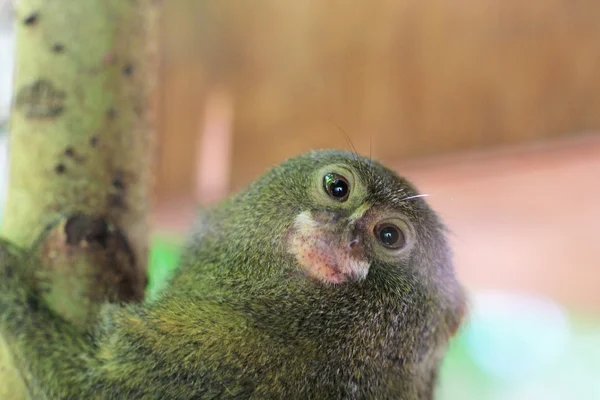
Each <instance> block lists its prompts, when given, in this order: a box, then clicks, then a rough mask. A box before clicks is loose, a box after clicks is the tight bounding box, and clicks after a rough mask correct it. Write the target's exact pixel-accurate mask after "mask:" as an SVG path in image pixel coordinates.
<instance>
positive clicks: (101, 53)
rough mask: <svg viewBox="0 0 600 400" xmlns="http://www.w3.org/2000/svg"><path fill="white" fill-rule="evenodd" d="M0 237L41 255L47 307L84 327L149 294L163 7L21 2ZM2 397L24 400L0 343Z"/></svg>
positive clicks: (125, 0)
mask: <svg viewBox="0 0 600 400" xmlns="http://www.w3.org/2000/svg"><path fill="white" fill-rule="evenodd" d="M16 7H17V9H16V15H17V23H16V29H17V32H16V33H17V57H16V77H15V85H14V88H15V94H16V96H15V102H14V106H13V111H12V115H11V128H10V129H11V132H10V151H11V161H10V180H9V190H8V198H7V202H6V209H5V217H4V220H3V226H2V232H1V234H2V236H3V237H4V238H5V239H7V240H9V241H10V242H12V243H14V244H16V245H18V246H19V247H21V248H24V249H30V250H29V251H34V252H35V253H36V255H37V256H39V260H40V263H39V268H38V269H36V271H32V273H33V274H34V276H35V278H36V279H35V282H36V288H37V289H38V290H39V291H40V292H41V293H42V295H43V296H44V298H45V299H46V301H48V303H49V304H50V306H51V307H52V308H53V309H54V310H55V311H56V312H57V313H59V314H60V315H62V316H63V317H65V318H67V319H69V320H71V321H72V322H73V323H75V324H77V325H78V326H81V327H85V326H87V325H89V324H90V323H92V322H93V320H94V316H95V313H96V310H97V307H98V305H99V304H100V303H102V302H104V301H107V300H108V301H137V300H141V299H142V298H143V295H144V288H145V284H146V262H147V254H148V229H149V224H148V210H149V201H150V200H149V199H150V197H151V196H150V195H151V193H150V190H151V172H152V171H151V164H152V159H153V152H154V142H155V131H154V120H153V116H154V115H155V114H156V113H155V107H154V99H155V98H156V97H155V96H153V95H152V91H153V88H154V83H155V81H156V76H157V69H156V67H157V48H156V47H157V42H158V41H157V37H156V36H157V32H158V29H157V23H156V22H157V17H158V4H157V2H156V1H153V0H137V1H136V0H79V1H69V0H53V1H44V0H19V1H18V2H17V5H16ZM0 398H11V399H23V398H27V396H26V392H25V390H24V387H23V384H22V381H21V379H20V377H19V376H18V373H17V372H16V370H15V369H14V368H13V367H12V364H11V362H10V354H9V349H8V350H7V348H6V346H5V345H4V342H3V341H1V342H0Z"/></svg>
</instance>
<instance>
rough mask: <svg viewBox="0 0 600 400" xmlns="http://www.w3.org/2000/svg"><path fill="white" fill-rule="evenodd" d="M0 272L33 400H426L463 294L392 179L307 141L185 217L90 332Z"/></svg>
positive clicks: (426, 213) (13, 341) (4, 309)
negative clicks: (154, 288)
mask: <svg viewBox="0 0 600 400" xmlns="http://www.w3.org/2000/svg"><path fill="white" fill-rule="evenodd" d="M16 275H17V274H15V273H14V272H13V273H12V274H10V273H8V272H7V271H0V292H2V294H1V295H0V328H1V330H0V332H1V333H2V335H3V337H4V338H5V339H6V340H7V342H8V343H9V346H10V348H11V349H12V351H13V356H14V359H15V360H16V363H17V365H18V366H19V368H20V369H21V372H22V375H23V377H24V379H25V381H26V382H27V385H28V387H29V389H30V391H31V393H32V394H33V398H35V399H210V398H236V399H244V398H252V399H286V398H287V399H291V398H301V399H341V398H345V399H431V398H433V396H434V391H435V383H436V375H437V373H438V369H439V365H440V362H441V360H442V357H443V355H444V353H445V350H446V348H447V345H448V342H449V339H450V338H451V337H452V336H453V335H454V333H455V332H456V330H457V329H458V327H459V326H460V323H461V320H462V317H463V314H464V309H465V294H464V291H463V289H462V287H461V285H460V284H459V283H458V281H457V279H456V276H455V273H454V268H453V265H452V260H451V254H450V251H449V248H448V245H447V243H446V237H445V228H444V226H443V225H442V223H441V222H440V220H439V219H438V217H437V215H436V214H435V212H434V211H432V210H431V208H430V207H429V206H428V205H427V203H426V202H425V200H424V198H422V197H420V196H419V194H418V192H417V191H416V189H415V188H414V187H413V186H412V185H411V184H410V183H408V182H407V181H406V180H405V179H403V178H401V177H399V176H398V175H396V174H395V173H394V172H392V171H391V170H389V169H387V168H385V167H384V166H382V165H380V164H379V163H377V162H375V161H372V160H370V159H367V158H363V157H360V156H358V155H356V154H353V153H347V152H341V151H314V152H310V153H307V154H303V155H300V156H297V157H295V158H292V159H290V160H288V161H286V162H284V163H282V164H280V165H278V166H276V167H274V168H273V169H271V170H270V171H269V172H267V173H266V174H265V175H263V176H262V177H261V178H259V179H258V180H257V181H256V182H254V183H253V184H252V185H250V187H249V188H247V189H246V190H244V191H242V192H241V193H239V194H237V195H235V196H232V197H230V198H228V199H226V200H224V201H222V202H221V203H219V204H216V205H214V206H212V207H209V208H207V209H206V210H204V211H202V212H201V213H200V215H199V221H198V224H197V228H196V229H195V231H194V233H193V235H192V236H191V239H190V240H189V242H188V244H187V245H186V248H185V251H184V253H183V255H182V258H181V265H180V267H179V268H178V270H177V272H176V273H175V274H174V276H173V277H172V279H171V281H170V283H169V285H168V287H167V288H166V289H165V290H164V291H163V293H162V294H161V295H160V296H159V297H158V298H157V299H155V300H153V301H151V302H148V301H147V302H146V303H143V304H130V305H123V306H119V305H107V306H106V307H105V309H104V310H103V312H102V315H101V317H100V319H99V320H100V322H99V326H98V328H97V329H95V330H94V331H93V332H86V333H83V332H81V331H79V330H78V329H76V328H75V327H73V326H72V325H70V324H69V323H67V322H65V321H64V320H63V319H61V318H60V317H58V316H56V315H55V314H53V313H52V312H51V311H50V310H49V309H48V308H47V307H46V306H45V305H44V303H43V301H41V300H39V299H38V298H36V294H35V293H33V291H32V289H30V288H28V287H27V286H26V285H25V284H24V283H22V281H23V279H20V278H19V277H18V276H16Z"/></svg>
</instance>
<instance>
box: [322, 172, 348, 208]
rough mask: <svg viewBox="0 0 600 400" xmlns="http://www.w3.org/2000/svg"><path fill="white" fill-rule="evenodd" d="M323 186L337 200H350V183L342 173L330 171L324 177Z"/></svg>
mask: <svg viewBox="0 0 600 400" xmlns="http://www.w3.org/2000/svg"><path fill="white" fill-rule="evenodd" d="M323 188H324V189H325V191H326V192H327V194H328V195H329V197H331V198H332V199H333V200H335V201H340V202H344V201H346V200H348V196H349V195H350V184H349V183H348V180H347V179H346V178H344V177H343V176H342V175H339V174H336V173H333V172H331V173H328V174H327V175H325V176H324V177H323Z"/></svg>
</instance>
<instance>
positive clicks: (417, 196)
mask: <svg viewBox="0 0 600 400" xmlns="http://www.w3.org/2000/svg"><path fill="white" fill-rule="evenodd" d="M428 196H429V195H428V194H427V193H423V194H416V195H414V196H409V197H405V198H403V199H400V201H405V200H410V199H416V198H419V197H428Z"/></svg>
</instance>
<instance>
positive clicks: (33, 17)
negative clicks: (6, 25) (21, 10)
mask: <svg viewBox="0 0 600 400" xmlns="http://www.w3.org/2000/svg"><path fill="white" fill-rule="evenodd" d="M39 16H40V14H39V13H38V12H37V11H34V12H32V13H31V14H29V15H28V16H27V17H26V18H25V19H24V20H23V23H24V24H25V25H35V23H36V22H37V21H38V18H39Z"/></svg>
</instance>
